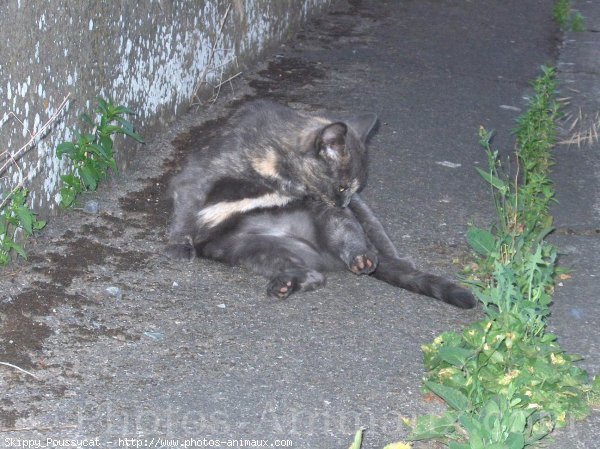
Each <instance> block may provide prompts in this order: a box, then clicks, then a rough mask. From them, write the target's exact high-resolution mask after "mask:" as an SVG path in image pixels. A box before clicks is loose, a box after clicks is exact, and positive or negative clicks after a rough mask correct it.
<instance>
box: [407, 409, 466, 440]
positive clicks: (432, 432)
mask: <svg viewBox="0 0 600 449" xmlns="http://www.w3.org/2000/svg"><path fill="white" fill-rule="evenodd" d="M456 420H457V417H456V414H455V412H446V413H444V414H443V415H442V416H432V415H425V416H419V417H418V418H417V423H416V424H415V426H414V428H413V429H412V430H411V432H410V436H409V440H411V441H420V440H430V439H435V438H443V437H447V436H449V435H452V434H453V433H454V431H455V427H456Z"/></svg>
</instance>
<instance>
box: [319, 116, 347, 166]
mask: <svg viewBox="0 0 600 449" xmlns="http://www.w3.org/2000/svg"><path fill="white" fill-rule="evenodd" d="M347 132H348V127H347V126H346V125H345V124H344V123H342V122H336V123H332V124H330V125H327V126H326V127H325V128H323V129H322V130H321V131H320V132H319V135H318V136H317V140H316V142H315V146H316V149H317V152H318V154H319V155H321V156H323V157H326V158H328V159H331V160H338V159H340V158H341V157H342V155H343V154H344V153H345V151H346V133H347Z"/></svg>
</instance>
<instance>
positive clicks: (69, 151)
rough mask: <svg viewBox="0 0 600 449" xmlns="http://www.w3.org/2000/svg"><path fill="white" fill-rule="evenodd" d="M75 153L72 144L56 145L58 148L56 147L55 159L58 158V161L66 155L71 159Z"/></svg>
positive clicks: (74, 147) (75, 148) (75, 150)
mask: <svg viewBox="0 0 600 449" xmlns="http://www.w3.org/2000/svg"><path fill="white" fill-rule="evenodd" d="M76 152H77V147H76V146H75V144H74V143H73V142H63V143H60V144H58V146H57V147H56V157H58V158H59V159H60V158H61V157H62V155H63V154H66V155H67V156H69V157H70V158H72V157H73V156H74V155H75V153H76Z"/></svg>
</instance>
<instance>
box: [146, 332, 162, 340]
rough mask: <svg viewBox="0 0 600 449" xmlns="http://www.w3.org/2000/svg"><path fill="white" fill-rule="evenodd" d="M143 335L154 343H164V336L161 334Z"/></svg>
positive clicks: (149, 333) (147, 333) (148, 333)
mask: <svg viewBox="0 0 600 449" xmlns="http://www.w3.org/2000/svg"><path fill="white" fill-rule="evenodd" d="M144 335H145V336H146V337H150V338H151V339H152V340H156V341H164V339H165V334H163V333H162V332H144Z"/></svg>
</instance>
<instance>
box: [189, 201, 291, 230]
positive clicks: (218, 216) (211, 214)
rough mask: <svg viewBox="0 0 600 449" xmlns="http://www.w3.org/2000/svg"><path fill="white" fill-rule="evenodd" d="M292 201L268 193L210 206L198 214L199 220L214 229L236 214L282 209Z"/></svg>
mask: <svg viewBox="0 0 600 449" xmlns="http://www.w3.org/2000/svg"><path fill="white" fill-rule="evenodd" d="M291 200H292V197H289V196H285V195H280V194H278V193H267V194H266V195H262V196H258V197H256V198H244V199H243V200H237V201H222V202H220V203H216V204H213V205H211V206H208V207H207V208H205V209H202V210H201V211H200V212H198V220H199V222H200V223H201V224H204V225H206V226H208V227H209V228H214V227H215V226H217V225H218V224H219V223H222V222H223V221H225V220H227V219H228V218H229V217H231V216H232V215H235V214H241V213H244V212H248V211H251V210H254V209H265V208H269V207H282V206H285V205H286V204H287V203H289V202H290V201H291Z"/></svg>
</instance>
